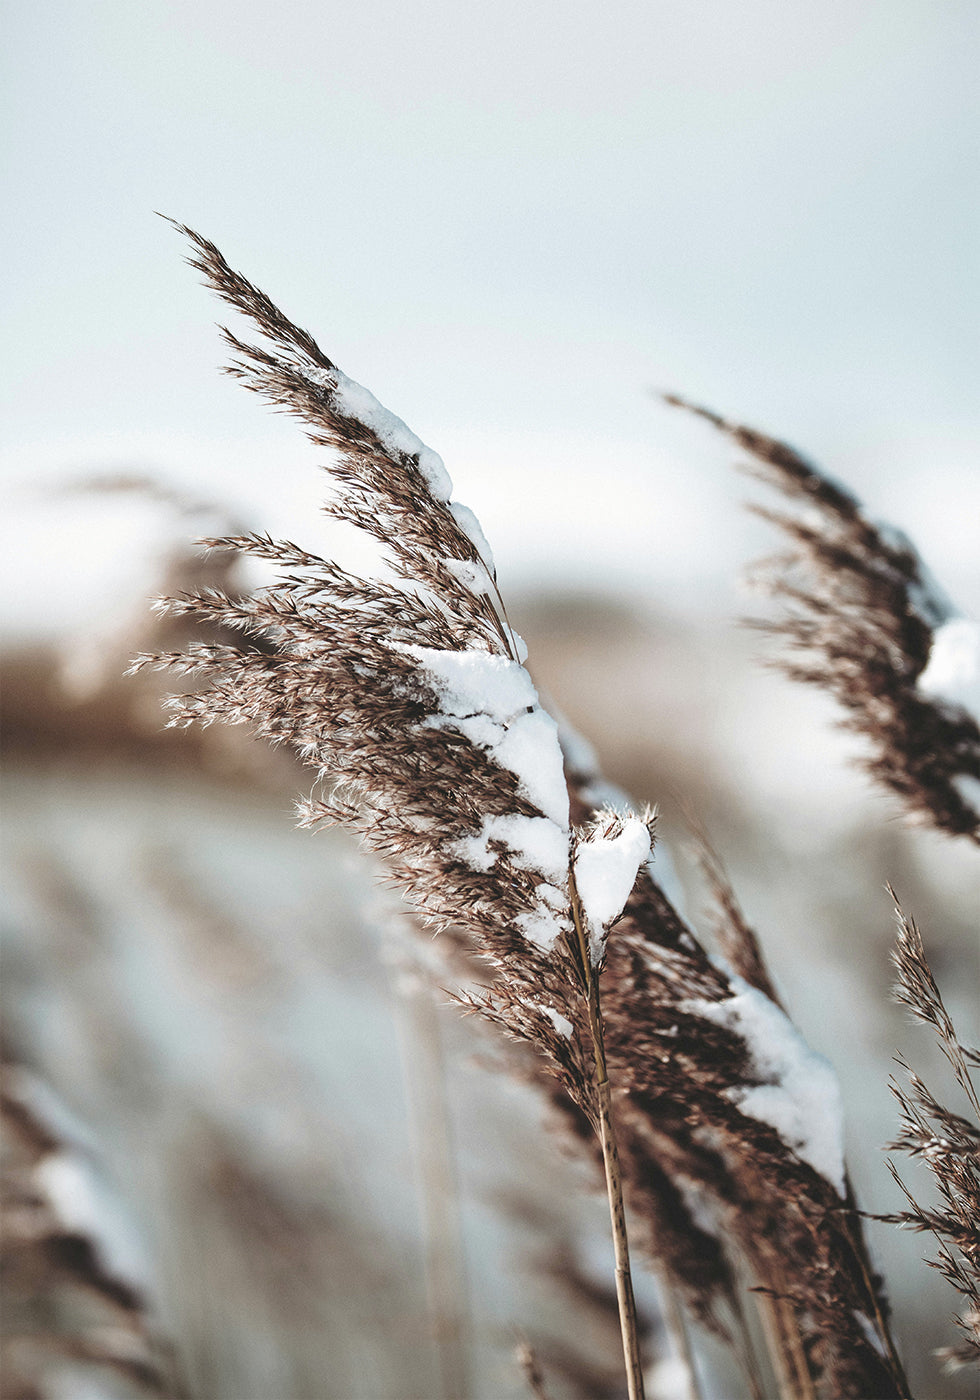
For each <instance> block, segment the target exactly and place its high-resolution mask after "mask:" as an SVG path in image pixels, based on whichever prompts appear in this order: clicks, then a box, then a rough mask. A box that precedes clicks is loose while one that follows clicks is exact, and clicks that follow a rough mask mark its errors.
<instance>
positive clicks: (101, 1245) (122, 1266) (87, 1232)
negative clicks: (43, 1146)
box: [34, 1150, 149, 1289]
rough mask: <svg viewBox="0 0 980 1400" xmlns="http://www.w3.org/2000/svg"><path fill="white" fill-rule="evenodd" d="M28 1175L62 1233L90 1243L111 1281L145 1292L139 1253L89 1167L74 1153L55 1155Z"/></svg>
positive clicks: (144, 1268)
mask: <svg viewBox="0 0 980 1400" xmlns="http://www.w3.org/2000/svg"><path fill="white" fill-rule="evenodd" d="M34 1175H35V1178H36V1180H37V1184H38V1188H39V1190H40V1191H41V1193H42V1195H44V1196H45V1197H46V1198H47V1200H48V1201H49V1202H50V1204H51V1208H52V1210H53V1211H54V1213H55V1215H56V1216H57V1218H58V1220H59V1221H60V1222H61V1224H62V1225H63V1226H64V1228H65V1229H66V1230H68V1231H71V1232H72V1233H77V1234H80V1235H84V1236H85V1237H86V1238H87V1239H89V1240H92V1241H93V1242H94V1244H95V1245H96V1247H97V1248H98V1250H99V1252H100V1254H101V1255H102V1258H103V1262H104V1263H105V1266H106V1268H107V1269H108V1270H109V1272H110V1273H111V1274H113V1275H114V1276H115V1277H116V1278H119V1279H123V1280H124V1281H126V1282H128V1283H132V1284H136V1285H137V1286H138V1287H140V1288H141V1289H142V1288H145V1287H146V1281H147V1279H148V1276H149V1270H148V1267H147V1263H146V1260H145V1258H144V1256H143V1253H142V1250H141V1249H140V1246H139V1243H138V1241H137V1239H136V1238H135V1236H134V1234H133V1231H132V1229H131V1228H130V1227H129V1226H128V1225H127V1223H126V1221H125V1220H124V1219H123V1217H122V1215H121V1212H120V1210H119V1207H118V1204H117V1203H116V1202H115V1201H114V1200H113V1199H112V1198H111V1197H110V1195H109V1193H108V1191H107V1190H106V1188H105V1186H104V1184H103V1183H102V1181H101V1179H100V1178H99V1176H98V1174H97V1172H96V1170H95V1169H94V1167H93V1166H92V1165H91V1164H90V1163H89V1162H87V1161H86V1159H85V1158H84V1157H83V1156H82V1155H81V1154H80V1153H78V1152H74V1151H70V1150H61V1151H58V1152H52V1153H49V1155H48V1156H46V1157H43V1158H42V1159H41V1161H40V1162H39V1163H38V1164H37V1166H36V1167H35V1169H34Z"/></svg>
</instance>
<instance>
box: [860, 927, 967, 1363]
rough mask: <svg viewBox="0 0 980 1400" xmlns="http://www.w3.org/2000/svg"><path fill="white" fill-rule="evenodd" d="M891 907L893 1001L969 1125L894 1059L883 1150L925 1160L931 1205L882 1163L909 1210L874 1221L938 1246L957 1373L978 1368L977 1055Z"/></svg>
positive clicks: (916, 937)
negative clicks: (898, 1071) (953, 1091)
mask: <svg viewBox="0 0 980 1400" xmlns="http://www.w3.org/2000/svg"><path fill="white" fill-rule="evenodd" d="M895 908H896V912H897V914H898V938H897V941H896V944H895V950H894V952H893V954H892V958H893V962H894V964H895V968H896V971H897V973H898V976H897V979H896V983H895V1000H896V1001H897V1002H899V1003H900V1004H901V1005H902V1006H906V1007H908V1009H909V1011H911V1013H912V1015H913V1016H914V1017H915V1019H916V1020H917V1021H921V1022H922V1023H923V1024H924V1025H927V1026H930V1027H931V1028H932V1030H933V1032H934V1033H935V1035H936V1038H937V1040H938V1042H939V1048H940V1049H941V1050H942V1052H943V1054H944V1055H945V1057H946V1059H947V1060H948V1061H949V1064H950V1066H951V1068H952V1071H953V1077H954V1079H955V1080H956V1083H957V1084H958V1085H959V1088H960V1089H961V1091H962V1093H963V1095H964V1097H965V1099H966V1101H967V1103H968V1104H969V1106H970V1111H971V1113H972V1114H973V1121H972V1122H971V1121H970V1119H968V1118H964V1117H963V1116H962V1115H961V1114H959V1113H954V1112H952V1111H951V1110H950V1109H948V1108H946V1107H945V1106H944V1105H943V1104H942V1103H940V1102H939V1100H938V1099H936V1098H935V1096H934V1095H933V1094H932V1093H931V1092H930V1090H929V1089H928V1088H927V1087H926V1085H925V1084H924V1083H923V1081H922V1080H921V1079H920V1078H919V1076H918V1075H917V1074H915V1073H914V1072H913V1071H912V1070H911V1069H910V1068H909V1067H908V1065H906V1064H905V1063H904V1061H901V1060H900V1061H899V1063H900V1064H901V1065H902V1068H903V1070H904V1071H905V1074H906V1077H907V1081H908V1082H907V1086H906V1085H905V1084H902V1083H900V1082H899V1081H898V1080H893V1081H892V1091H893V1093H894V1094H895V1097H896V1099H897V1100H898V1103H899V1107H900V1110H901V1131H900V1133H899V1135H898V1137H897V1138H896V1140H895V1141H894V1142H893V1143H892V1144H891V1151H893V1152H904V1153H906V1154H907V1155H908V1156H910V1157H913V1158H919V1159H920V1160H921V1161H923V1162H925V1164H926V1165H927V1166H928V1168H929V1170H930V1172H931V1173H932V1177H933V1181H934V1182H935V1185H936V1190H937V1194H938V1198H939V1201H938V1205H937V1206H935V1207H926V1206H922V1205H920V1204H919V1203H918V1202H917V1201H916V1200H915V1198H914V1196H913V1195H912V1193H911V1192H910V1191H908V1190H907V1188H906V1187H905V1186H904V1185H903V1183H902V1180H901V1177H900V1176H899V1173H898V1171H897V1169H896V1168H895V1167H894V1165H893V1164H892V1163H891V1162H890V1163H889V1166H890V1167H891V1170H892V1175H893V1176H894V1177H895V1180H896V1181H897V1182H898V1184H899V1186H901V1187H902V1190H903V1192H904V1193H905V1196H906V1198H907V1199H908V1203H909V1208H908V1209H907V1210H903V1211H900V1212H898V1213H897V1214H895V1215H889V1216H884V1217H882V1218H883V1219H885V1220H889V1221H892V1222H893V1223H895V1224H898V1225H901V1226H903V1227H905V1228H906V1229H910V1230H917V1231H925V1232H929V1233H931V1234H933V1235H934V1236H935V1237H936V1239H937V1241H938V1244H939V1249H938V1255H937V1257H936V1259H934V1260H930V1261H929V1262H930V1263H931V1264H932V1267H933V1268H935V1269H937V1270H938V1271H939V1272H940V1273H941V1274H942V1276H943V1277H944V1278H945V1279H946V1280H947V1282H948V1283H950V1284H951V1285H952V1287H953V1288H954V1289H955V1290H956V1292H957V1293H959V1294H960V1296H961V1297H962V1299H963V1301H964V1303H965V1308H964V1311H963V1312H962V1313H961V1314H960V1316H958V1317H957V1319H956V1321H957V1323H958V1325H959V1327H960V1328H961V1329H962V1332H963V1336H962V1338H961V1339H960V1341H959V1342H958V1343H956V1344H955V1345H952V1346H950V1347H947V1348H944V1349H943V1351H942V1353H941V1355H943V1356H944V1357H945V1362H946V1367H947V1369H949V1370H957V1369H959V1367H961V1366H967V1365H970V1364H973V1365H977V1364H980V1097H978V1094H977V1089H976V1086H975V1084H974V1082H973V1076H972V1074H971V1070H977V1069H980V1051H978V1050H976V1049H974V1048H971V1047H968V1046H965V1045H963V1044H962V1043H961V1041H960V1039H959V1037H958V1036H957V1034H956V1028H955V1026H954V1025H953V1021H952V1019H951V1017H950V1014H949V1012H948V1011H947V1009H946V1006H945V1004H944V1002H943V999H942V995H941V993H940V991H939V987H938V985H937V984H936V979H935V978H934V977H933V975H932V970H931V968H930V967H929V962H928V959H927V957H926V953H925V948H924V947H923V943H922V935H921V933H920V932H919V929H918V927H917V926H916V923H915V920H914V919H912V918H910V917H909V916H908V915H907V914H906V913H905V912H904V911H903V910H902V907H901V905H900V904H899V903H898V900H897V899H896V900H895Z"/></svg>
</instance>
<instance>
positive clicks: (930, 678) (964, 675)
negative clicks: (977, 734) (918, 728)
mask: <svg viewBox="0 0 980 1400" xmlns="http://www.w3.org/2000/svg"><path fill="white" fill-rule="evenodd" d="M918 686H919V690H920V691H922V693H923V694H924V695H931V696H933V697H934V698H935V699H937V700H945V701H946V703H947V704H950V705H961V706H962V707H963V709H964V710H966V711H968V712H969V714H971V715H972V716H973V717H974V719H975V720H976V721H977V723H978V724H980V622H974V621H973V619H972V618H969V617H954V618H951V619H950V620H949V621H948V622H944V623H943V625H942V626H941V627H937V628H936V631H935V633H934V635H933V639H932V647H931V649H930V651H929V662H928V665H927V666H926V668H925V670H924V671H923V672H922V674H921V676H920V677H919V681H918Z"/></svg>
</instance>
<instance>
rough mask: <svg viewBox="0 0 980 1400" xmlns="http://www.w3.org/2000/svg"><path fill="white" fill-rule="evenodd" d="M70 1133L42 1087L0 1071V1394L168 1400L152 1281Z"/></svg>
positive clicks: (7, 1069)
mask: <svg viewBox="0 0 980 1400" xmlns="http://www.w3.org/2000/svg"><path fill="white" fill-rule="evenodd" d="M69 1123H70V1120H69V1118H68V1115H67V1113H66V1110H65V1109H64V1108H63V1107H62V1106H61V1105H60V1103H59V1102H58V1101H57V1100H56V1099H55V1097H54V1095H53V1094H52V1093H51V1091H50V1090H49V1089H48V1088H47V1086H46V1085H45V1084H43V1083H42V1082H41V1081H40V1080H38V1079H37V1078H36V1077H35V1076H34V1075H33V1074H31V1073H29V1072H28V1071H27V1070H26V1069H25V1068H24V1067H23V1066H22V1065H19V1064H16V1063H14V1062H12V1061H6V1062H4V1063H3V1064H2V1065H0V1124H2V1128H3V1134H2V1140H3V1159H2V1170H0V1216H2V1223H3V1237H4V1252H5V1261H4V1275H3V1279H4V1299H5V1306H4V1325H3V1335H2V1354H3V1372H4V1376H3V1393H4V1395H5V1396H6V1397H8V1398H9V1400H28V1397H32V1400H33V1397H42V1396H47V1395H49V1394H53V1393H55V1390H56V1391H57V1393H58V1394H68V1393H73V1394H74V1393H79V1394H80V1393H82V1392H84V1393H85V1394H95V1393H100V1394H101V1393H108V1391H109V1390H111V1393H112V1394H113V1395H117V1394H118V1395H120V1396H125V1397H127V1400H130V1397H131V1400H150V1397H153V1398H154V1400H176V1397H177V1396H178V1395H180V1394H182V1393H183V1392H182V1391H181V1389H180V1386H179V1384H178V1382H177V1380H176V1378H175V1376H174V1374H173V1367H172V1364H171V1359H170V1357H169V1355H168V1351H167V1349H166V1348H165V1347H164V1345H163V1342H162V1339H161V1336H160V1334H159V1331H158V1329H157V1326H156V1323H155V1322H154V1319H153V1316H152V1311H151V1304H152V1302H153V1299H152V1297H151V1290H150V1285H149V1280H148V1278H147V1276H146V1275H145V1272H144V1271H143V1270H141V1268H140V1266H139V1264H137V1263H135V1255H134V1250H133V1247H132V1244H131V1238H130V1235H129V1231H128V1227H127V1225H126V1222H125V1219H124V1217H123V1215H122V1214H121V1213H120V1211H119V1207H118V1202H116V1200H115V1198H114V1196H113V1194H112V1191H111V1187H109V1186H108V1184H107V1183H106V1182H105V1180H104V1178H103V1176H102V1174H101V1171H100V1166H99V1163H98V1162H97V1160H96V1159H95V1158H94V1157H93V1154H92V1151H91V1149H90V1148H87V1147H86V1146H83V1144H82V1143H81V1141H79V1140H77V1139H75V1138H73V1137H72V1136H71V1133H70V1129H69V1126H68V1125H69ZM49 1387H50V1389H49ZM103 1388H106V1389H105V1392H104V1390H103Z"/></svg>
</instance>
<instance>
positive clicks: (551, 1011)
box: [538, 1005, 572, 1040]
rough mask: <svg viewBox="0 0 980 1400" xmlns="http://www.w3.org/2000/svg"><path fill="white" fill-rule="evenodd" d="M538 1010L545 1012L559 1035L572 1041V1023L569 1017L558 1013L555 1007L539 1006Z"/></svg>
mask: <svg viewBox="0 0 980 1400" xmlns="http://www.w3.org/2000/svg"><path fill="white" fill-rule="evenodd" d="M538 1010H539V1011H543V1012H544V1014H545V1015H546V1016H547V1018H548V1020H549V1021H550V1022H551V1024H552V1025H553V1026H554V1028H555V1030H556V1031H557V1032H558V1034H559V1035H563V1036H564V1037H565V1039H566V1040H571V1038H572V1023H571V1021H570V1020H569V1019H568V1017H567V1016H563V1015H562V1014H561V1012H560V1011H556V1010H555V1008H554V1007H553V1006H540V1005H539V1007H538Z"/></svg>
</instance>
